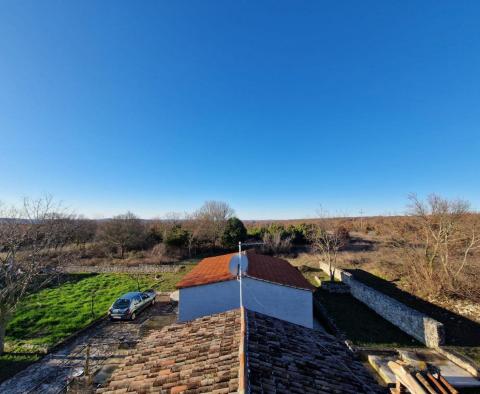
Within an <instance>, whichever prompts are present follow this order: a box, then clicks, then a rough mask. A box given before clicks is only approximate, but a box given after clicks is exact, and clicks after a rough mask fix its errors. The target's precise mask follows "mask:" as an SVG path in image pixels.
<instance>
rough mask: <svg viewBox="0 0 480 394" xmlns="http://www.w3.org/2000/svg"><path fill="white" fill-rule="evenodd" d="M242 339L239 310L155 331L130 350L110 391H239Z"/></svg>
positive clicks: (116, 371)
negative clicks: (239, 355) (239, 358)
mask: <svg viewBox="0 0 480 394" xmlns="http://www.w3.org/2000/svg"><path fill="white" fill-rule="evenodd" d="M219 328H221V331H219ZM239 343H240V313H239V310H233V311H230V312H224V313H219V314H217V315H212V316H207V317H204V318H200V319H197V320H193V321H191V322H188V323H183V324H173V325H171V326H167V327H164V328H163V329H161V330H159V331H153V332H151V333H150V334H149V335H148V336H147V337H145V338H144V339H143V341H142V342H140V343H139V344H138V345H137V347H136V348H134V349H132V350H131V351H130V354H129V355H128V356H127V357H126V358H125V359H124V360H123V363H121V364H120V365H119V367H118V368H117V369H116V370H115V371H114V372H113V374H112V376H111V378H110V381H109V382H108V383H107V387H106V389H108V390H116V389H123V390H124V391H126V392H128V393H134V392H136V393H144V392H148V393H150V392H161V393H183V392H186V393H201V392H212V391H214V390H224V389H228V390H227V392H236V391H237V387H238V370H239V360H238V348H239ZM152 350H153V351H152ZM223 356H229V357H223ZM103 390H104V389H99V391H98V392H99V393H101V392H105V391H103Z"/></svg>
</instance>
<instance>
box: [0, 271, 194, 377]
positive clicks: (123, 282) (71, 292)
mask: <svg viewBox="0 0 480 394" xmlns="http://www.w3.org/2000/svg"><path fill="white" fill-rule="evenodd" d="M190 269H191V267H187V268H186V269H184V270H182V271H180V272H178V273H163V274H161V275H159V276H160V278H159V279H158V280H156V279H155V275H141V276H139V277H138V281H139V283H140V289H141V290H146V289H148V288H154V289H156V290H157V291H173V290H174V289H175V284H176V283H177V282H178V281H179V280H180V279H181V277H182V276H183V275H185V273H186V272H187V271H188V270H190ZM135 290H137V277H134V276H130V275H127V274H91V275H85V274H78V275H69V276H68V277H67V278H66V279H65V281H63V282H62V283H61V284H59V285H56V286H51V287H48V288H45V289H43V290H41V291H39V292H37V293H35V294H32V295H30V296H28V297H27V298H26V299H25V300H24V301H23V302H22V303H21V304H20V305H19V307H18V308H17V311H16V312H15V314H14V316H13V318H12V320H11V321H10V322H9V324H8V326H7V335H6V349H5V350H6V353H5V354H4V355H3V356H0V381H2V380H3V379H6V378H7V377H8V376H12V375H13V374H14V372H16V371H17V370H20V369H22V368H23V367H25V365H28V364H29V363H31V362H32V361H35V360H37V359H38V358H39V357H41V355H43V354H45V353H46V352H47V351H48V349H49V348H51V347H52V346H53V345H55V344H57V343H58V342H60V341H61V340H62V339H65V338H66V337H68V336H69V335H71V334H73V333H75V332H76V331H78V330H80V329H81V328H83V327H85V326H87V325H88V324H89V323H91V322H92V321H93V320H95V319H97V318H99V317H101V316H102V315H104V314H105V313H106V312H107V310H108V308H109V307H110V305H111V304H112V302H113V301H115V299H116V298H117V297H119V296H121V295H122V294H123V293H126V292H128V291H135ZM92 295H93V297H94V306H93V314H92V308H91V300H92Z"/></svg>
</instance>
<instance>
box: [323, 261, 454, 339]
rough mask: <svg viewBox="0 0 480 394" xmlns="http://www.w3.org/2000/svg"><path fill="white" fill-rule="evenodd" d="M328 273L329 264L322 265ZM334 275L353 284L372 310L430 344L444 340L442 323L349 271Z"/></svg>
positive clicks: (338, 270) (340, 271)
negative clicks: (368, 284) (363, 281)
mask: <svg viewBox="0 0 480 394" xmlns="http://www.w3.org/2000/svg"><path fill="white" fill-rule="evenodd" d="M320 268H321V269H322V270H323V271H325V272H327V273H328V264H323V263H321V264H320ZM335 278H336V279H338V280H341V281H342V282H344V283H345V284H347V285H348V286H349V287H350V293H351V294H352V296H353V297H355V298H356V299H357V300H359V301H361V302H363V303H364V304H365V305H367V306H368V307H369V308H370V309H373V310H374V311H375V312H376V313H378V314H379V315H380V316H382V317H383V318H384V319H385V320H388V321H389V322H390V323H392V324H394V325H395V326H397V327H398V328H400V329H401V330H402V331H404V332H406V333H407V334H409V335H411V336H412V337H414V338H415V339H417V340H418V341H420V342H422V343H424V344H425V345H426V346H428V347H438V346H440V345H442V344H443V343H444V341H445V331H444V327H443V324H442V323H440V322H438V321H437V320H434V319H432V318H431V317H429V316H427V315H425V314H423V313H420V312H418V311H417V310H415V309H413V308H410V307H408V306H406V305H405V304H402V303H401V302H399V301H397V300H395V299H393V298H391V297H389V296H387V295H385V294H383V293H382V292H380V291H378V290H375V289H373V288H372V287H370V286H367V285H365V284H363V283H361V282H360V281H358V280H356V279H354V277H353V275H352V274H350V273H349V272H346V271H343V270H340V269H336V271H335Z"/></svg>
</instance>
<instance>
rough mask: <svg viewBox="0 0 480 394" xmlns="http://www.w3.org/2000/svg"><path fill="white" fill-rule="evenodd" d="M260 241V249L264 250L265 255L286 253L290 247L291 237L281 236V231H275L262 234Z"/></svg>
mask: <svg viewBox="0 0 480 394" xmlns="http://www.w3.org/2000/svg"><path fill="white" fill-rule="evenodd" d="M262 241H263V246H262V249H263V250H265V251H266V252H267V253H268V252H270V253H273V254H279V253H287V252H289V251H290V249H291V247H292V237H291V236H286V237H285V236H283V234H282V230H281V229H277V230H275V231H273V232H271V231H267V232H265V234H263V238H262Z"/></svg>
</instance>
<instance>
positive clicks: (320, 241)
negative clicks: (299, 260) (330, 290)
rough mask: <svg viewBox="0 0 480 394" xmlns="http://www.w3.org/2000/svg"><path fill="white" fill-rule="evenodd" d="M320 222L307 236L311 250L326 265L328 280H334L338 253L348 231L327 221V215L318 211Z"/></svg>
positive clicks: (343, 244) (344, 243)
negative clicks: (317, 254)
mask: <svg viewBox="0 0 480 394" xmlns="http://www.w3.org/2000/svg"><path fill="white" fill-rule="evenodd" d="M319 217H320V219H321V220H320V221H319V224H318V226H317V228H316V229H315V230H313V231H310V232H309V233H308V234H307V238H308V240H309V241H310V243H311V245H312V248H313V249H314V250H315V251H316V252H317V253H319V254H320V258H321V260H322V261H323V262H324V263H327V264H328V271H329V275H330V280H331V281H333V280H335V269H336V266H337V257H338V252H339V251H340V250H341V249H342V248H343V247H344V246H345V245H346V244H347V243H348V237H349V235H348V231H347V230H346V229H345V228H344V227H342V226H340V225H336V224H335V222H334V221H331V220H328V214H327V213H326V212H325V211H323V210H320V211H319Z"/></svg>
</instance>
